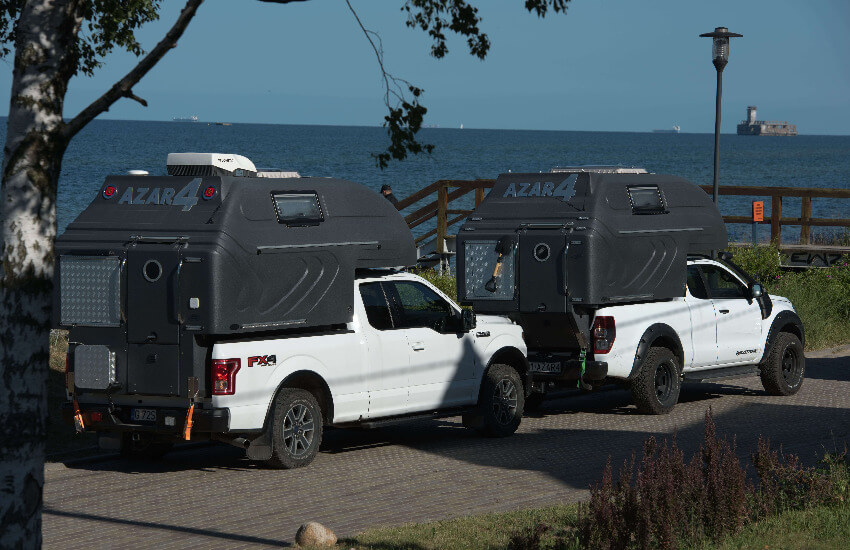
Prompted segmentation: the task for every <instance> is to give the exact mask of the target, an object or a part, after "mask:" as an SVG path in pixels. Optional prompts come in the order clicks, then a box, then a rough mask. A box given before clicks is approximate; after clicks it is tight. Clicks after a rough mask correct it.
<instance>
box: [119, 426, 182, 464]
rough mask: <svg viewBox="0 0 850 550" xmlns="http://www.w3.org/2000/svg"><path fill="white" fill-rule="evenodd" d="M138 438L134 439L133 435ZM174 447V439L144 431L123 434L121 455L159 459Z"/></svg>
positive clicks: (143, 458) (141, 458)
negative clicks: (169, 439)
mask: <svg viewBox="0 0 850 550" xmlns="http://www.w3.org/2000/svg"><path fill="white" fill-rule="evenodd" d="M134 434H135V435H137V436H138V439H135V440H134V439H133V435H134ZM172 447H174V442H173V441H168V440H163V439H160V438H157V437H155V436H153V435H151V434H149V433H144V432H138V433H137V432H125V433H123V434H121V451H120V452H121V456H122V457H124V458H129V459H135V460H158V459H160V458H162V457H163V456H165V454H166V453H168V451H170V450H171V448H172Z"/></svg>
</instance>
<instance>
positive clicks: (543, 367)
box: [528, 361, 561, 374]
mask: <svg viewBox="0 0 850 550" xmlns="http://www.w3.org/2000/svg"><path fill="white" fill-rule="evenodd" d="M528 370H530V371H531V372H545V373H555V374H558V373H560V372H561V363H560V361H530V362H529V363H528Z"/></svg>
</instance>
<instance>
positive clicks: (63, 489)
mask: <svg viewBox="0 0 850 550" xmlns="http://www.w3.org/2000/svg"><path fill="white" fill-rule="evenodd" d="M806 376H807V379H806V381H805V383H804V385H803V388H802V389H801V391H800V393H799V394H797V395H796V396H793V397H772V396H768V395H766V394H765V393H764V391H763V390H762V388H761V384H760V382H759V380H758V378H757V377H751V378H743V379H737V380H732V381H729V382H725V383H715V384H685V385H684V386H683V392H682V397H681V401H680V403H679V404H678V405H677V406H676V408H675V410H674V411H673V412H672V413H671V414H669V415H666V416H660V417H659V416H655V417H653V416H643V415H639V414H637V413H636V411H635V409H634V407H633V406H631V404H630V396H629V393H628V392H627V391H624V390H622V389H607V390H602V391H600V392H598V393H595V394H586V395H579V394H571V395H565V396H563V397H560V398H557V399H553V400H550V401H547V402H546V403H545V404H544V406H543V408H542V410H541V411H540V412H539V413H538V414H535V415H534V416H529V417H526V418H525V419H523V422H522V425H521V427H520V429H519V431H518V432H517V433H516V434H515V435H514V436H512V437H509V438H506V439H486V438H481V437H478V436H477V435H475V434H474V433H472V432H470V431H468V430H466V429H464V428H463V427H462V426H461V425H460V419H458V418H453V419H448V420H439V421H431V420H429V421H415V422H408V423H405V424H398V425H394V426H388V427H384V428H378V429H373V430H328V431H327V432H326V434H325V441H324V442H323V445H322V450H321V452H320V454H319V456H318V457H317V459H316V461H315V462H314V463H313V464H311V465H310V466H309V467H307V468H303V469H299V470H289V471H279V470H270V469H265V468H263V467H260V466H257V465H254V464H252V463H250V462H248V461H246V460H245V459H244V458H242V456H241V452H240V451H239V450H237V449H235V448H231V447H227V446H223V445H207V446H194V447H190V448H186V449H178V450H176V451H174V452H172V453H170V454H169V455H167V456H166V457H165V458H164V459H163V460H162V461H160V462H157V463H139V462H126V461H120V460H117V459H109V460H99V461H84V462H76V463H68V464H62V463H52V464H48V465H47V466H46V468H45V490H44V546H45V548H48V549H51V548H61V549H63V550H70V549H74V548H85V549H90V548H130V547H136V548H181V549H182V548H205V549H206V548H227V549H235V548H264V547H280V546H285V545H289V544H292V539H293V537H294V535H295V531H296V529H297V528H298V526H299V525H301V524H302V523H306V522H307V521H311V520H312V521H319V522H321V523H323V524H325V525H327V526H328V527H330V528H331V529H333V530H334V531H335V532H336V533H337V534H339V535H342V536H345V535H352V534H354V533H356V532H358V531H361V530H363V529H366V528H370V527H377V526H389V525H397V524H401V523H406V522H424V521H431V520H439V519H445V518H452V517H458V516H463V515H469V514H479V513H484V512H495V511H505V510H513V509H519V508H530V507H538V506H543V505H548V504H554V503H562V502H575V501H578V500H581V499H582V498H585V497H586V496H587V487H588V485H589V484H590V483H591V482H593V481H595V480H597V479H598V478H599V477H600V473H601V471H602V468H603V467H604V465H605V463H606V461H607V460H608V457H609V456H611V457H612V459H613V460H614V464H619V463H621V462H622V461H623V460H625V459H626V458H628V457H629V456H630V455H631V453H632V451H638V452H639V450H640V447H641V443H642V442H643V440H644V439H645V438H647V437H648V436H650V435H656V436H658V435H661V436H665V435H668V434H672V433H673V432H676V433H677V437H678V442H679V445H680V447H682V448H683V449H685V451H686V452H687V453H690V452H691V451H692V450H694V449H696V448H697V447H698V445H699V442H700V440H701V438H702V429H703V424H702V422H703V416H704V414H705V411H706V410H707V409H708V408H709V407H711V408H712V411H713V414H714V419H715V422H716V424H717V427H718V432H719V433H720V434H725V435H727V436H729V437H730V438H731V437H732V436H733V435H734V436H736V438H737V444H738V448H739V451H740V453H741V455H742V457H746V456H747V455H748V453H749V452H750V450H752V449H753V448H754V447H755V444H756V441H757V439H758V436H759V434H762V435H764V436H766V437H769V438H770V439H771V442H772V443H773V444H774V445H776V446H778V445H780V444H781V445H782V446H783V448H784V450H785V451H786V452H794V453H797V454H799V455H800V456H801V457H802V458H803V459H804V460H805V461H806V462H808V463H813V462H814V461H815V460H816V459H817V457H818V456H820V455H822V454H823V452H824V451H825V450H832V449H836V448H837V449H838V450H841V449H843V448H844V445H845V443H850V347H845V348H843V349H839V350H832V351H825V352H818V353H814V354H811V355H810V357H809V359H808V361H807V372H806Z"/></svg>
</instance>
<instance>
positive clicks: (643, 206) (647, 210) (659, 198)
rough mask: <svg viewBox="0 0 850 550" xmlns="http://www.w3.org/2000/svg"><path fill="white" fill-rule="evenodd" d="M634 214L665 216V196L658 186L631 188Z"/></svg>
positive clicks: (630, 196) (630, 197)
mask: <svg viewBox="0 0 850 550" xmlns="http://www.w3.org/2000/svg"><path fill="white" fill-rule="evenodd" d="M628 190H629V201H630V202H631V203H632V214H665V213H666V212H667V210H666V209H665V208H664V196H663V195H662V194H661V190H660V189H659V188H658V186H657V185H641V186H635V187H629V188H628Z"/></svg>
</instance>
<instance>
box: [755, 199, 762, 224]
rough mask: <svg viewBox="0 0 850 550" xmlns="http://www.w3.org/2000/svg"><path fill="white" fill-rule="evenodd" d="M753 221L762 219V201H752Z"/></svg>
mask: <svg viewBox="0 0 850 550" xmlns="http://www.w3.org/2000/svg"><path fill="white" fill-rule="evenodd" d="M753 221H754V222H763V221H764V201H753Z"/></svg>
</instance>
